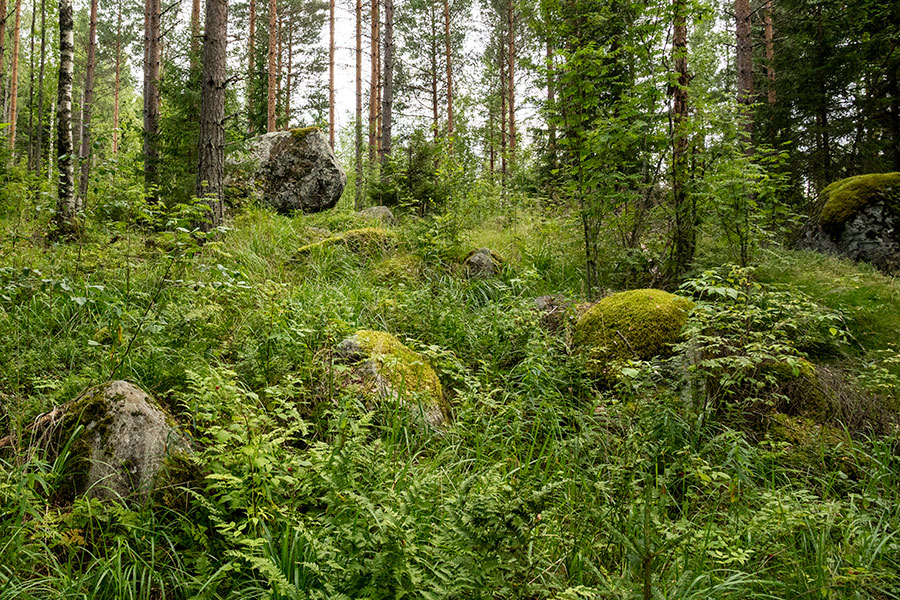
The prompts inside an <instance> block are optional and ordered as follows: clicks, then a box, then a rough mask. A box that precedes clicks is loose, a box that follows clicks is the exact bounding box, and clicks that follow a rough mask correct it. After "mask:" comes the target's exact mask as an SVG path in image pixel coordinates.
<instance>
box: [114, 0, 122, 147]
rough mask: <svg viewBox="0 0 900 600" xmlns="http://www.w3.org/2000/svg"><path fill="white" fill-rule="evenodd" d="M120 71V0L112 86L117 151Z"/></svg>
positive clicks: (117, 14)
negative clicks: (113, 82)
mask: <svg viewBox="0 0 900 600" xmlns="http://www.w3.org/2000/svg"><path fill="white" fill-rule="evenodd" d="M121 71H122V0H119V3H118V5H117V7H116V75H115V84H114V86H113V134H112V151H113V154H118V153H119V88H120V86H121Z"/></svg>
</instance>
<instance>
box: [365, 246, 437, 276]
mask: <svg viewBox="0 0 900 600" xmlns="http://www.w3.org/2000/svg"><path fill="white" fill-rule="evenodd" d="M424 268H425V263H424V261H423V260H422V259H421V258H419V257H418V256H416V255H415V254H409V253H408V252H400V253H397V254H394V255H392V256H386V257H384V258H382V259H381V260H379V261H378V262H377V263H375V265H374V266H373V267H372V273H373V274H374V275H375V276H376V277H377V278H378V279H379V280H381V281H383V282H385V283H390V282H396V281H406V282H409V281H415V280H417V279H418V278H419V277H420V276H421V275H422V271H423V270H424Z"/></svg>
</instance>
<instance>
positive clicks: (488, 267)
mask: <svg viewBox="0 0 900 600" xmlns="http://www.w3.org/2000/svg"><path fill="white" fill-rule="evenodd" d="M502 265H503V259H501V258H500V255H499V254H497V253H496V252H494V251H493V250H491V249H490V248H479V249H478V250H474V251H472V252H470V253H469V255H468V256H467V257H466V260H465V261H464V262H463V266H464V267H465V269H466V275H468V276H469V277H474V278H484V277H493V276H494V275H496V274H497V273H499V272H500V267H501V266H502Z"/></svg>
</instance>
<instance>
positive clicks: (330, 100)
mask: <svg viewBox="0 0 900 600" xmlns="http://www.w3.org/2000/svg"><path fill="white" fill-rule="evenodd" d="M328 143H329V144H331V147H332V148H334V0H329V2H328Z"/></svg>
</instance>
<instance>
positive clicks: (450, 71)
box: [444, 0, 453, 152]
mask: <svg viewBox="0 0 900 600" xmlns="http://www.w3.org/2000/svg"><path fill="white" fill-rule="evenodd" d="M444 54H445V60H446V62H447V139H448V140H449V148H450V151H451V152H452V151H453V58H452V55H451V52H450V0H444Z"/></svg>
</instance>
